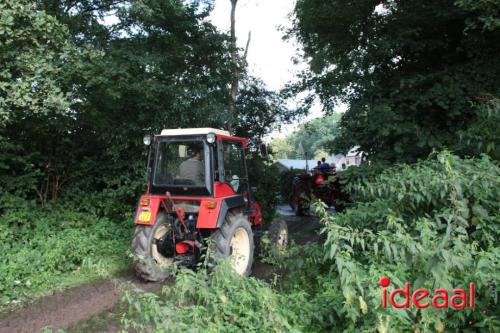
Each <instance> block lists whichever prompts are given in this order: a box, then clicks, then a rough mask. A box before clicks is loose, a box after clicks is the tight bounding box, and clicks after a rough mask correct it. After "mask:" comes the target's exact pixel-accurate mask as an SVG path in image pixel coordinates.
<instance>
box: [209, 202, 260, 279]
mask: <svg viewBox="0 0 500 333" xmlns="http://www.w3.org/2000/svg"><path fill="white" fill-rule="evenodd" d="M211 237H212V239H213V247H212V248H213V255H214V257H215V260H221V259H224V258H227V257H229V258H231V259H230V262H231V267H232V268H233V270H234V271H235V272H236V273H238V274H240V275H242V276H249V275H250V273H251V271H252V263H253V255H254V242H253V232H252V227H251V225H250V222H248V219H247V218H246V217H245V216H244V215H243V214H241V213H232V212H229V213H228V214H227V216H226V219H225V220H224V223H223V224H222V227H221V228H220V229H218V230H217V231H215V232H214V233H213V235H212V236H211Z"/></svg>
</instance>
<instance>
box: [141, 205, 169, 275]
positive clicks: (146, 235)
mask: <svg viewBox="0 0 500 333" xmlns="http://www.w3.org/2000/svg"><path fill="white" fill-rule="evenodd" d="M169 232H171V225H170V223H169V221H168V220H167V216H166V215H165V214H162V213H159V214H158V217H157V218H156V221H155V224H154V225H152V226H149V225H137V226H136V228H135V233H134V238H133V240H132V251H133V254H134V266H135V270H136V272H137V274H138V275H139V276H140V277H141V278H143V279H144V280H147V281H154V282H156V281H162V280H165V279H166V278H167V277H169V276H170V274H171V269H172V266H173V263H174V260H173V258H172V257H166V256H164V255H163V254H162V253H160V251H159V250H158V245H157V243H158V241H159V240H160V239H161V238H162V237H164V236H165V235H167V233H169Z"/></svg>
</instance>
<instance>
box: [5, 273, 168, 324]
mask: <svg viewBox="0 0 500 333" xmlns="http://www.w3.org/2000/svg"><path fill="white" fill-rule="evenodd" d="M123 282H132V283H134V284H135V285H136V286H137V287H139V288H141V289H144V290H147V291H153V290H155V289H159V288H160V287H161V284H160V283H144V282H142V281H139V280H138V279H137V278H136V277H135V276H134V275H133V274H132V273H130V274H128V275H127V276H124V277H121V278H118V279H117V280H116V281H102V282H96V283H92V284H86V285H82V286H78V287H74V288H70V289H66V290H62V291H56V292H55V293H54V294H53V295H49V296H45V297H42V298H40V299H39V300H37V301H35V302H34V303H31V304H29V305H27V306H26V307H25V308H22V309H20V310H18V311H15V312H13V313H11V314H9V315H7V316H6V317H4V318H2V319H0V333H25V332H26V333H34V332H40V331H41V330H42V329H43V328H44V327H50V328H52V329H53V330H54V331H56V330H57V329H59V328H62V329H64V328H67V327H69V326H72V325H74V324H75V323H78V322H79V321H82V320H87V319H89V318H91V317H93V316H94V315H96V314H98V313H100V312H102V311H106V310H107V309H110V308H112V307H113V306H114V305H115V304H116V303H117V302H118V301H119V300H120V298H121V295H120V292H119V290H118V285H119V284H120V283H123Z"/></svg>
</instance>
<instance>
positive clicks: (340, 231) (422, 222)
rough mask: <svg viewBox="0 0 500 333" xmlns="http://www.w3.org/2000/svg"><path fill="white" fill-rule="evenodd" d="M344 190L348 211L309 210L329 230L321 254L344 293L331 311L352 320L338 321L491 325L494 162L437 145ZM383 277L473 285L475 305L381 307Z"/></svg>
mask: <svg viewBox="0 0 500 333" xmlns="http://www.w3.org/2000/svg"><path fill="white" fill-rule="evenodd" d="M352 189H353V190H354V191H355V192H356V199H357V206H356V208H353V209H349V210H347V211H346V212H345V213H344V214H336V215H328V214H326V212H325V210H324V207H322V206H320V205H319V206H318V207H317V209H318V212H319V214H320V215H321V216H322V220H323V222H324V225H325V228H324V232H326V234H327V240H326V244H325V250H326V257H327V260H329V261H330V260H331V263H332V265H333V266H334V267H335V270H336V273H337V274H338V275H336V279H337V281H332V283H338V286H340V290H341V293H342V294H343V298H344V302H343V305H342V306H338V307H335V309H336V312H337V315H338V316H339V317H343V318H348V319H350V320H349V321H347V322H346V325H348V326H350V327H351V328H352V327H358V328H359V327H365V328H366V329H367V330H369V331H370V330H373V327H377V329H378V331H380V332H391V331H394V330H401V331H410V330H411V331H415V332H420V331H438V332H443V331H445V330H454V329H460V331H467V330H470V331H477V330H479V331H494V328H495V327H498V326H499V325H500V321H499V319H498V316H499V314H500V311H499V308H498V290H497V286H498V282H499V279H500V276H499V274H498V272H499V271H500V260H499V259H500V248H499V241H498V239H499V236H500V225H499V211H500V203H499V200H498V198H500V169H499V167H498V165H497V164H496V162H494V161H492V160H490V159H489V158H488V157H486V156H482V157H480V158H474V159H460V158H458V157H456V156H454V155H452V154H450V153H448V152H443V153H440V154H438V155H437V156H435V158H431V159H429V160H426V161H422V162H419V163H417V164H415V165H411V166H408V165H403V166H398V167H394V168H391V169H388V170H387V171H385V172H383V173H382V174H381V175H379V176H378V177H375V178H374V179H372V180H370V181H369V182H365V183H357V184H355V185H352ZM383 276H387V277H388V278H390V280H391V281H392V283H391V285H390V286H388V288H387V290H388V291H389V292H390V291H391V290H394V289H396V288H404V286H405V283H406V282H409V283H411V286H412V288H415V289H417V288H425V289H427V290H431V291H434V290H436V289H445V290H448V291H450V292H451V290H453V289H454V288H467V287H468V286H469V284H470V283H471V282H473V283H474V284H475V306H474V308H470V307H468V308H463V309H459V310H457V309H454V308H452V307H448V308H445V307H442V308H435V307H428V308H425V309H420V308H417V307H411V306H410V307H408V308H403V309H397V308H394V307H387V308H383V306H382V305H383V304H382V288H381V287H380V285H379V279H380V278H381V277H383ZM428 301H429V300H428ZM400 302H401V299H400ZM370 328H372V329H370Z"/></svg>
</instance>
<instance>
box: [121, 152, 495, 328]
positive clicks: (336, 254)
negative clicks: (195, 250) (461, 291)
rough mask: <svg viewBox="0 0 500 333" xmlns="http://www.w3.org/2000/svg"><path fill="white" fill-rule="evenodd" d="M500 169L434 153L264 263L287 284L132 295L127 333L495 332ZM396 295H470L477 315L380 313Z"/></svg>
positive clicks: (219, 274) (209, 282)
mask: <svg viewBox="0 0 500 333" xmlns="http://www.w3.org/2000/svg"><path fill="white" fill-rule="evenodd" d="M499 181H500V168H499V166H498V165H497V164H496V163H494V162H493V161H492V160H491V159H489V158H488V157H486V156H482V157H478V158H474V159H460V158H458V157H456V156H454V155H452V154H450V153H446V152H445V153H441V154H439V155H437V156H435V157H433V158H431V159H429V160H426V161H422V162H420V163H417V164H415V165H400V166H396V167H394V168H391V169H389V170H387V171H385V172H383V173H382V174H380V175H379V176H376V177H374V178H373V179H372V180H370V181H365V182H359V183H358V184H356V185H353V187H354V188H355V191H356V199H357V202H358V203H357V205H356V207H354V208H351V209H347V210H346V211H345V212H344V213H342V214H336V215H327V214H326V213H325V211H324V210H323V208H322V207H321V206H320V207H318V209H319V214H320V215H321V216H322V220H323V223H324V229H323V232H324V233H325V234H326V236H327V240H326V243H325V244H323V245H321V244H308V245H306V246H302V247H292V248H291V249H290V250H289V251H288V253H286V254H285V255H284V257H281V258H277V259H276V258H275V259H274V260H271V262H274V263H275V264H277V265H279V266H280V267H281V268H286V270H287V271H288V274H287V276H286V278H285V279H280V278H277V279H275V280H274V283H271V284H269V283H264V282H261V281H257V280H255V279H254V278H249V279H242V278H240V277H237V276H234V275H233V274H231V273H230V272H227V271H225V270H224V268H219V269H217V270H215V272H213V273H212V274H208V273H207V272H206V271H204V270H199V271H198V272H196V273H194V272H192V271H188V270H183V271H181V272H180V273H179V275H177V278H176V283H175V284H174V285H172V286H168V287H165V289H164V291H163V293H162V295H161V296H156V295H152V294H144V293H142V292H139V291H131V292H129V293H128V294H127V296H126V298H125V300H126V301H127V303H128V304H129V312H128V313H127V315H126V316H125V317H124V319H123V324H124V325H125V327H126V328H134V329H137V330H139V331H150V330H153V331H169V332H170V331H172V332H176V331H183V330H186V329H190V330H191V331H195V332H201V331H203V332H234V331H248V330H250V331H253V330H256V331H259V332H300V331H302V332H325V331H335V332H342V331H345V332H354V331H364V332H396V331H397V332H407V331H411V332H445V331H450V332H451V331H460V332H467V331H469V332H472V331H476V332H477V331H479V332H494V331H495V329H496V328H498V325H499V324H500V321H499V316H500V310H499V307H498V289H497V288H498V283H499V276H498V271H499V269H500V267H499V258H500V246H499V241H498V239H499V237H500V227H499V225H498V212H499V210H500V204H499V202H498V197H499V195H500V193H499V191H500V184H499ZM385 275H387V276H389V277H390V278H391V280H392V281H393V282H392V285H391V286H390V287H389V289H392V288H401V287H402V286H403V284H404V282H406V281H409V282H410V283H411V285H412V288H422V287H423V288H428V289H430V290H434V289H436V288H444V289H449V290H451V289H453V288H466V287H467V286H468V284H469V282H474V283H475V284H476V306H475V308H474V309H462V310H455V309H453V308H450V309H433V308H427V309H423V310H420V309H417V308H409V309H402V310H398V309H394V308H391V307H389V308H387V309H384V308H382V304H381V288H380V286H379V285H378V280H379V278H380V277H382V276H385Z"/></svg>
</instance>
